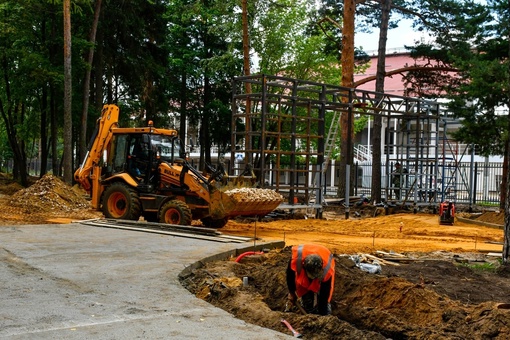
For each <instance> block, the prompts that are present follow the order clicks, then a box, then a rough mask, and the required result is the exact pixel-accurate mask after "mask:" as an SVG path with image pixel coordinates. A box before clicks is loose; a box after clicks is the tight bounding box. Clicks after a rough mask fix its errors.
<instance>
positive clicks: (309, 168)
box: [229, 75, 446, 209]
mask: <svg viewBox="0 0 510 340" xmlns="http://www.w3.org/2000/svg"><path fill="white" fill-rule="evenodd" d="M232 88H233V100H232V118H233V119H232V140H231V145H232V149H231V159H232V160H235V161H232V162H231V163H230V169H229V173H230V174H231V175H240V174H242V173H244V172H245V171H246V168H250V169H252V170H253V171H254V173H255V174H256V176H257V178H258V179H259V185H260V186H261V187H267V188H272V189H274V190H276V191H278V192H280V193H282V194H283V195H284V196H285V197H286V198H287V202H286V204H288V205H289V206H293V207H296V206H300V205H306V206H308V207H309V206H310V205H312V206H313V208H316V209H321V208H322V206H323V205H324V204H325V200H324V195H325V192H326V182H327V180H326V174H327V171H328V169H329V167H328V165H329V161H330V159H332V158H334V157H335V156H336V155H337V154H338V152H339V151H338V150H339V148H338V147H337V145H338V138H337V137H339V133H340V131H341V126H340V117H341V116H342V115H348V116H347V117H349V118H350V119H349V126H350V123H352V119H354V118H358V117H361V116H363V115H369V116H377V115H379V116H381V117H382V120H383V124H384V126H385V130H384V133H383V136H384V140H383V141H382V143H381V144H382V145H383V148H384V150H382V151H383V152H382V154H383V155H385V156H384V157H385V158H386V159H385V162H384V159H383V160H382V164H383V166H385V167H386V169H385V171H383V177H384V178H382V179H381V187H382V196H383V197H384V199H385V200H391V199H392V198H391V193H392V192H393V191H395V190H398V189H400V191H401V192H400V194H401V197H399V198H395V201H398V202H402V203H403V204H408V203H413V204H435V203H436V200H437V199H438V187H437V186H438V174H439V165H440V163H439V162H438V158H439V148H438V146H439V143H440V140H441V138H443V137H442V136H443V135H442V134H444V129H442V128H441V126H440V124H439V122H440V115H441V108H440V105H439V104H438V103H437V102H433V101H426V100H421V99H417V98H409V97H401V96H395V95H388V94H384V93H378V92H373V91H365V90H357V89H352V88H345V87H341V86H334V85H328V84H322V83H316V82H310V81H304V80H299V79H292V78H287V77H280V76H268V75H254V76H247V77H236V78H234V79H233V80H232ZM246 88H250V89H251V92H250V93H247V92H246ZM347 128H349V127H347ZM348 144H349V145H346V146H343V150H344V152H348V153H349V152H350V154H351V155H352V154H353V147H354V143H353V141H348ZM347 159H349V157H348V158H347ZM396 162H399V163H401V164H402V165H403V167H404V168H405V169H406V170H407V172H406V173H403V174H401V175H400V176H401V179H402V180H401V182H400V183H402V187H398V188H397V187H395V186H394V185H393V184H392V169H391V166H393V165H394V163H396ZM350 165H351V164H349V161H348V164H347V171H348V172H349V171H350ZM349 178H350V176H349V175H347V176H346V178H345V179H340V178H337V181H338V182H336V183H335V184H338V183H339V181H342V180H345V181H346V182H344V183H347V184H348V183H349ZM442 178H443V179H446V177H445V176H442ZM346 187H349V185H346ZM345 199H346V201H347V202H346V203H347V205H348V203H349V202H348V200H349V198H348V197H346V198H345Z"/></svg>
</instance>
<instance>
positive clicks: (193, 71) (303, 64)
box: [0, 0, 510, 185]
mask: <svg viewBox="0 0 510 340" xmlns="http://www.w3.org/2000/svg"><path fill="white" fill-rule="evenodd" d="M509 12H510V3H509V2H508V1H506V2H505V1H502V0H488V1H487V2H478V1H472V0H467V1H462V0H425V1H423V2H419V3H416V2H414V1H406V0H357V1H356V0H345V1H344V2H338V1H333V0H319V1H313V0H297V1H295V0H237V1H232V0H223V1H216V0H201V1H194V0H123V1H113V0H63V1H62V0H1V1H0V25H1V29H0V41H1V44H0V60H1V63H0V74H1V77H0V114H1V118H2V119H0V167H2V169H1V170H2V171H6V168H5V166H6V164H8V163H9V164H13V166H12V168H10V169H9V171H10V172H12V174H13V176H14V178H16V179H18V180H19V181H20V183H21V184H23V185H26V184H27V176H28V175H29V172H28V168H29V167H28V165H29V162H31V161H33V160H37V161H38V164H39V167H38V173H37V174H35V175H39V176H41V175H43V174H45V173H47V172H52V173H54V174H56V175H59V176H63V177H64V178H65V180H66V182H68V183H69V182H71V181H72V172H73V170H74V169H76V168H77V167H78V165H79V163H80V161H81V160H82V159H83V157H84V154H85V152H86V147H87V143H88V139H89V138H90V134H91V132H92V131H93V128H94V125H95V122H96V120H97V118H98V116H99V113H100V111H101V107H102V105H103V104H104V103H116V104H117V105H119V106H120V108H121V118H120V119H121V125H122V126H128V125H129V126H139V125H144V124H146V123H147V121H149V120H152V121H154V124H155V126H164V127H171V128H176V129H177V130H178V131H179V133H180V135H181V137H182V138H183V139H184V137H185V134H186V127H187V126H188V125H189V126H193V127H196V128H197V129H198V130H199V145H200V151H201V157H202V159H203V160H205V161H210V154H209V150H211V146H212V145H216V146H219V147H222V148H226V147H228V146H229V143H230V133H229V128H230V126H231V122H230V120H231V111H230V110H231V109H230V101H231V96H232V89H231V88H230V86H231V85H230V84H231V81H230V80H231V78H232V77H235V76H241V75H246V74H254V73H264V74H280V75H282V74H283V75H286V76H289V77H294V78H299V79H306V80H313V81H318V82H323V83H328V84H338V85H340V84H341V85H350V86H355V84H353V83H352V74H353V72H362V71H363V69H364V68H365V67H366V64H365V62H366V58H365V57H366V55H364V53H363V51H362V50H360V49H359V48H357V47H356V46H354V40H353V36H354V34H356V32H367V31H368V32H373V34H375V35H378V36H379V39H380V43H379V58H380V59H379V62H380V64H382V65H384V62H383V61H384V54H385V43H386V39H387V38H386V35H387V30H388V29H392V28H395V27H397V26H398V25H399V20H401V19H402V18H407V19H412V20H413V22H414V27H413V29H416V30H426V31H428V32H429V33H430V34H431V36H432V37H433V39H432V40H431V41H430V42H427V43H424V42H416V45H413V46H407V48H408V49H409V51H410V53H411V54H412V55H413V56H414V57H415V58H416V64H415V65H409V69H408V70H402V72H401V74H400V75H393V76H394V77H395V76H403V77H404V79H405V82H406V84H407V85H408V87H409V88H411V89H412V90H413V91H414V93H412V94H413V95H418V96H424V97H426V96H428V97H437V96H438V93H439V94H441V96H444V97H450V99H451V103H452V104H451V108H452V110H453V112H455V113H456V114H457V115H458V116H459V117H464V118H467V119H465V121H466V124H465V126H464V128H463V129H462V130H461V131H460V132H459V135H458V136H457V137H458V139H459V140H463V141H466V142H470V143H476V144H477V145H480V150H483V152H485V153H487V154H490V153H498V154H502V153H504V150H508V143H507V141H508V130H509V129H508V126H509V120H508V115H507V114H501V111H500V109H501V108H502V107H503V108H506V111H505V112H506V113H507V112H508V107H509V101H510V87H509V84H510V80H509V74H510V63H509V55H510V45H509V34H510V33H509V32H510V29H509V20H510V19H509V18H510V13H509ZM349 75H351V76H349ZM384 77H385V74H384V68H382V69H381V70H380V72H378V76H377V85H376V86H377V89H378V91H384ZM410 94H411V93H410ZM466 103H468V104H469V105H466ZM376 123H377V122H376ZM480 127H482V128H480ZM374 138H377V136H374ZM375 142H377V140H376V141H375ZM373 144H374V145H375V143H373ZM65 148H68V150H69V153H66V152H65ZM65 155H68V156H67V157H65ZM66 164H67V167H66ZM66 172H67V173H66ZM32 175H34V174H32Z"/></svg>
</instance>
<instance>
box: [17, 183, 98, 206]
mask: <svg viewBox="0 0 510 340" xmlns="http://www.w3.org/2000/svg"><path fill="white" fill-rule="evenodd" d="M9 203H10V204H12V205H13V206H15V207H20V208H24V209H25V210H26V211H27V212H29V213H31V212H33V211H37V212H51V211H59V210H62V211H64V212H69V211H73V210H77V209H85V208H88V207H89V203H88V202H87V200H86V199H85V198H84V197H83V196H81V195H80V194H79V193H78V192H76V191H75V190H73V188H71V187H69V186H68V185H67V184H65V183H64V182H62V181H61V180H60V179H58V178H57V177H55V176H53V175H44V176H43V177H42V178H41V179H39V180H38V181H37V182H35V183H34V184H33V185H31V186H29V187H28V188H26V189H22V190H19V191H17V192H16V193H15V194H14V195H12V197H11V200H10V201H9Z"/></svg>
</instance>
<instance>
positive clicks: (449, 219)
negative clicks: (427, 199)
mask: <svg viewBox="0 0 510 340" xmlns="http://www.w3.org/2000/svg"><path fill="white" fill-rule="evenodd" d="M454 222H455V204H453V202H448V201H445V202H442V203H441V204H440V205H439V224H447V225H453V223H454Z"/></svg>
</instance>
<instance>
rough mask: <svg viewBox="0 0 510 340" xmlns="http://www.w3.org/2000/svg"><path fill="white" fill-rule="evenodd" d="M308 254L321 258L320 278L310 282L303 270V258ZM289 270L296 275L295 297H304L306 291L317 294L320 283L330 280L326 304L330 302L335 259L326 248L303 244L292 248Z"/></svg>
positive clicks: (333, 284)
mask: <svg viewBox="0 0 510 340" xmlns="http://www.w3.org/2000/svg"><path fill="white" fill-rule="evenodd" d="M310 254H317V255H319V256H320V257H321V258H322V268H323V272H322V275H321V277H319V278H317V279H313V280H311V281H310V279H309V278H308V276H307V275H306V272H305V270H304V269H303V263H304V261H305V258H306V257H307V256H308V255H310ZM290 268H291V269H292V270H293V271H294V272H295V273H296V295H297V296H298V297H301V296H303V295H305V294H306V293H307V292H308V291H312V292H314V293H318V292H319V289H320V287H321V282H324V281H327V280H329V279H330V278H331V290H330V292H329V297H328V302H331V298H332V297H333V288H334V287H335V259H334V258H333V254H332V253H331V252H330V251H329V249H328V248H326V247H323V246H320V245H317V244H305V245H299V246H294V247H292V260H291V262H290Z"/></svg>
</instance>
